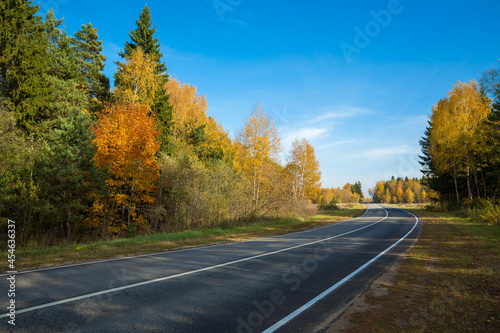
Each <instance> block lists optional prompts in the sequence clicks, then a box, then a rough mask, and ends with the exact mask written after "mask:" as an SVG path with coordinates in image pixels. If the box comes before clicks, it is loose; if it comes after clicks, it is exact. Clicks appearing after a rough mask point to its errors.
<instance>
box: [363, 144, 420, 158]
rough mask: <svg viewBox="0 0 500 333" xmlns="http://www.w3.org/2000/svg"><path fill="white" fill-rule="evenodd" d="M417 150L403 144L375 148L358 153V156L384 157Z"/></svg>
mask: <svg viewBox="0 0 500 333" xmlns="http://www.w3.org/2000/svg"><path fill="white" fill-rule="evenodd" d="M413 151H415V149H414V148H412V147H410V146H407V145H402V146H392V147H385V148H379V149H373V150H366V151H364V152H362V153H360V154H359V155H358V157H365V158H370V159H382V158H387V157H392V156H397V155H403V154H409V153H411V152H413Z"/></svg>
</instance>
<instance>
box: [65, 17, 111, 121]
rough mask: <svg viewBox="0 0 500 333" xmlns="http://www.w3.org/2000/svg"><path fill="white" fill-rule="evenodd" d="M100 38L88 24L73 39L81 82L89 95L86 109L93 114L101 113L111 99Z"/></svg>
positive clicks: (95, 30)
mask: <svg viewBox="0 0 500 333" xmlns="http://www.w3.org/2000/svg"><path fill="white" fill-rule="evenodd" d="M98 38H99V36H98V34H97V29H96V28H94V27H93V26H92V24H91V23H87V24H86V25H85V24H83V25H82V26H81V28H80V30H79V31H77V32H76V33H75V37H74V38H72V39H71V44H72V47H73V52H74V53H75V57H76V63H77V68H78V70H79V71H80V73H79V76H80V80H81V82H82V84H83V86H84V87H85V92H86V95H87V105H86V107H85V108H86V109H88V110H89V111H90V112H91V113H93V114H96V113H98V112H99V111H101V110H102V108H103V107H104V106H103V103H104V102H106V101H107V100H108V98H109V79H108V78H107V77H106V76H105V75H104V74H103V73H102V71H103V70H104V62H105V61H106V57H105V56H104V55H103V54H101V52H102V50H103V47H102V42H101V41H100V40H99V39H98Z"/></svg>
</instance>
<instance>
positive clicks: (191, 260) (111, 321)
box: [0, 204, 421, 333]
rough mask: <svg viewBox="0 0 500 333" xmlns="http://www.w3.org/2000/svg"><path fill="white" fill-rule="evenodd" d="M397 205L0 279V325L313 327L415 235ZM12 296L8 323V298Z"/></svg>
mask: <svg viewBox="0 0 500 333" xmlns="http://www.w3.org/2000/svg"><path fill="white" fill-rule="evenodd" d="M418 222H419V221H418V219H417V218H416V217H415V216H414V215H412V214H410V213H408V212H406V211H403V210H399V209H395V208H390V207H386V206H381V205H374V204H372V205H370V206H369V210H368V211H367V212H366V213H365V214H364V215H363V216H362V217H359V218H356V219H353V220H349V221H346V222H342V223H337V224H333V225H331V226H327V227H322V228H317V229H313V230H309V231H305V232H300V233H294V234H288V235H283V236H277V237H269V238H263V239H259V240H253V241H247V242H239V243H230V244H224V245H216V246H208V247H203V248H196V249H190V250H182V251H171V252H165V253H159V254H152V255H144V256H139V257H133V258H124V259H119V260H108V261H101V262H95V263H86V264H80V265H70V266H66V267H60V268H52V269H45V270H34V271H29V272H23V273H18V274H16V275H15V297H8V295H7V294H8V291H9V288H10V287H11V282H12V279H11V280H8V278H9V275H2V276H1V277H0V278H1V280H0V297H1V298H0V299H1V310H0V313H1V314H0V331H2V332H3V331H11V330H12V331H14V330H15V332H37V333H38V332H72V333H75V332H203V333H206V332H245V333H251V332H263V331H264V332H314V331H316V330H317V329H318V327H321V326H322V325H323V324H326V322H325V321H326V320H327V319H328V318H329V316H330V315H331V313H334V312H337V311H341V310H342V309H343V307H345V306H346V305H347V304H348V302H349V300H351V299H352V298H353V297H354V296H356V295H358V294H359V293H363V292H366V290H368V288H369V286H370V283H371V282H372V281H374V280H375V279H376V278H377V277H379V276H380V275H381V274H383V273H384V272H385V271H386V270H387V267H389V266H391V265H392V264H393V263H394V262H396V261H398V260H399V259H400V257H401V254H402V253H404V252H405V251H406V250H407V249H408V248H409V247H410V246H411V245H413V244H414V242H415V240H416V238H417V237H418V235H419V233H420V229H421V226H420V223H418ZM11 299H15V327H14V326H12V325H10V324H9V323H8V321H10V320H12V318H11V317H9V316H8V315H9V311H10V310H9V309H7V307H8V306H9V304H10V303H9V301H10V300H11Z"/></svg>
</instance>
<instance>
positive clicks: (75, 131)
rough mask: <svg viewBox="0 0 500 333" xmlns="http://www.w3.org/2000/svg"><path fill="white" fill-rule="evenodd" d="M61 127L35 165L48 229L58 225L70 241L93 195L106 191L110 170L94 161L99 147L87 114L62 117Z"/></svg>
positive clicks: (47, 142)
mask: <svg viewBox="0 0 500 333" xmlns="http://www.w3.org/2000/svg"><path fill="white" fill-rule="evenodd" d="M60 127H61V128H60V129H55V130H53V131H52V132H51V133H50V135H49V140H48V141H46V142H45V143H44V146H43V150H42V156H41V158H40V160H39V161H38V163H37V165H36V175H37V178H38V179H39V186H40V194H39V201H40V208H39V211H40V213H41V215H42V216H45V218H46V219H48V220H49V224H50V226H49V228H51V229H55V228H57V226H58V224H59V225H60V230H61V233H62V234H63V235H64V234H65V235H66V238H67V240H71V237H72V231H73V227H74V225H75V224H76V223H77V222H79V221H81V220H82V219H83V217H84V215H83V213H84V211H85V210H86V209H87V208H88V207H89V206H90V204H91V203H92V196H95V195H101V196H104V195H105V194H106V186H105V180H106V178H107V172H106V171H105V170H102V169H100V168H98V167H96V166H94V164H93V158H94V154H95V152H96V146H95V145H94V143H93V142H92V140H93V134H92V131H91V129H90V118H89V116H88V115H85V114H82V113H80V112H78V111H75V112H73V114H71V115H70V117H68V118H66V119H61V125H60Z"/></svg>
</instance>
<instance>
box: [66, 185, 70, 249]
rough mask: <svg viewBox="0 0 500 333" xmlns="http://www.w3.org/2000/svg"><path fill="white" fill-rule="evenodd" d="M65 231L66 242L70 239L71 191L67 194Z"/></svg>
mask: <svg viewBox="0 0 500 333" xmlns="http://www.w3.org/2000/svg"><path fill="white" fill-rule="evenodd" d="M66 232H67V236H66V238H67V240H68V242H69V241H70V240H71V193H70V194H69V204H68V217H67V219H66Z"/></svg>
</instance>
